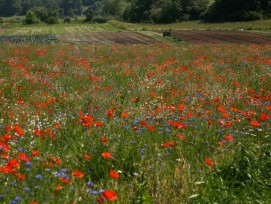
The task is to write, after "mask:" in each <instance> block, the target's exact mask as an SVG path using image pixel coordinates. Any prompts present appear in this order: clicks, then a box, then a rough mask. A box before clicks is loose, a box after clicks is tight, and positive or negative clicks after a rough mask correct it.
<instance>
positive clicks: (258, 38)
mask: <svg viewBox="0 0 271 204" xmlns="http://www.w3.org/2000/svg"><path fill="white" fill-rule="evenodd" d="M157 32H159V33H161V32H163V31H157ZM170 33H171V36H172V37H174V38H176V39H179V40H183V41H186V42H190V43H194V44H206V43H211V44H219V43H233V44H271V35H270V34H263V33H252V32H246V31H232V30H231V31H230V30H215V31H209V30H178V31H177V30H174V31H170Z"/></svg>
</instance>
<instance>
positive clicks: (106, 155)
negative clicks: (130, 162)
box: [102, 152, 113, 159]
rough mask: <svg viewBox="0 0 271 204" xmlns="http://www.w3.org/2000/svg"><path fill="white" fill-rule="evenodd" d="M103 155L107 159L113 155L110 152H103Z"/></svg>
mask: <svg viewBox="0 0 271 204" xmlns="http://www.w3.org/2000/svg"><path fill="white" fill-rule="evenodd" d="M102 157H103V158H105V159H112V158H113V156H112V155H111V154H110V153H109V152H103V153H102Z"/></svg>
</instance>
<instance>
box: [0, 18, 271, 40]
mask: <svg viewBox="0 0 271 204" xmlns="http://www.w3.org/2000/svg"><path fill="white" fill-rule="evenodd" d="M3 20H4V23H2V24H0V27H2V28H4V29H5V31H4V32H2V33H0V35H36V34H68V33H71V34H74V33H87V32H95V31H121V30H130V31H153V30H169V29H172V30H193V29H194V30H217V29H228V30H238V29H243V30H248V31H252V32H267V33H269V32H270V31H271V20H260V21H251V22H234V23H233V22H232V23H231V22H226V23H203V22H199V21H189V22H179V23H172V24H146V23H140V24H131V23H125V22H120V21H116V20H110V21H109V22H108V23H104V24H98V23H83V18H82V17H79V18H77V20H73V21H72V23H70V24H65V23H63V22H62V21H61V20H60V23H59V24H55V25H46V24H37V25H22V24H21V21H22V20H23V17H12V18H3ZM151 35H153V34H151ZM153 36H154V35H153ZM156 37H158V36H156Z"/></svg>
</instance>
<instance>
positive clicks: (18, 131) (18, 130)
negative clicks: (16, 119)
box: [13, 124, 24, 136]
mask: <svg viewBox="0 0 271 204" xmlns="http://www.w3.org/2000/svg"><path fill="white" fill-rule="evenodd" d="M13 130H15V132H16V133H17V134H18V135H20V136H24V131H23V130H22V129H21V128H20V127H19V125H18V124H16V125H14V127H13Z"/></svg>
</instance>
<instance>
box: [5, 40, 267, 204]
mask: <svg viewBox="0 0 271 204" xmlns="http://www.w3.org/2000/svg"><path fill="white" fill-rule="evenodd" d="M0 59H1V60H0V155H1V158H0V184H1V188H0V203H29V204H30V203H31V204H34V203H143V204H150V203H268V202H270V200H271V193H270V192H271V134H270V133H271V103H270V102H271V47H270V46H268V45H253V44H251V45H234V44H221V45H213V44H202V45H192V44H174V43H173V44H163V43H160V44H154V45H139V44H138V45H129V46H126V45H90V44H64V43H58V42H56V44H38V43H36V44H35V43H32V44H29V43H20V44H11V43H4V44H1V47H0Z"/></svg>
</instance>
